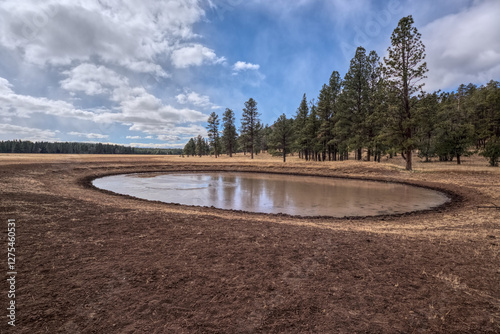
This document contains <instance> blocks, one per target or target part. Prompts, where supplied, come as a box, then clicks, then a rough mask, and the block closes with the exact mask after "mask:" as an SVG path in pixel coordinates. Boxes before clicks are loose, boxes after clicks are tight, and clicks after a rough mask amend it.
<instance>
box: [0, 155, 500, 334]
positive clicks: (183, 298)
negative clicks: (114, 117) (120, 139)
mask: <svg viewBox="0 0 500 334" xmlns="http://www.w3.org/2000/svg"><path fill="white" fill-rule="evenodd" d="M278 161H279V159H278V158H276V159H271V158H269V157H265V156H262V155H261V156H259V157H258V158H257V159H256V160H254V161H250V160H249V159H248V157H241V156H240V157H236V158H233V159H229V158H222V159H217V160H215V159H211V158H180V157H158V156H85V155H67V156H63V155H58V156H54V155H43V156H42V155H0V199H1V202H0V213H1V220H2V221H3V222H4V223H3V224H2V226H3V227H2V230H1V233H2V240H3V241H2V246H1V247H2V249H3V254H4V255H5V257H4V259H5V262H7V261H6V258H7V254H6V253H7V251H6V248H7V232H6V230H7V228H6V225H7V224H6V222H7V219H9V218H13V219H16V223H17V229H16V256H17V257H16V260H17V264H16V265H17V267H16V269H17V271H18V275H17V281H16V305H17V313H16V328H15V329H13V328H10V326H7V319H6V317H5V316H2V318H3V320H2V323H1V324H0V332H2V333H8V332H11V331H12V332H16V333H499V332H500V229H499V228H500V210H491V209H478V208H477V206H480V205H488V203H491V202H493V203H496V204H500V170H499V169H495V168H488V167H486V165H485V162H484V160H477V161H475V160H473V159H471V160H470V161H469V163H467V161H466V163H465V164H464V165H463V166H455V165H453V164H439V163H433V164H417V168H416V172H411V173H409V172H406V171H404V170H402V168H401V165H402V162H401V161H398V160H396V159H394V160H389V161H385V162H384V163H382V164H376V163H373V162H354V161H347V162H328V163H306V162H304V161H299V160H298V159H297V158H293V157H292V158H290V159H289V161H288V162H287V163H286V164H283V163H280V162H278ZM170 170H231V171H235V170H241V171H266V172H280V173H294V174H309V175H325V176H337V177H338V176H340V177H356V178H368V179H379V180H389V181H399V182H402V181H404V182H409V183H414V184H421V185H426V186H430V187H434V188H440V189H443V190H445V191H449V192H453V193H455V194H456V195H457V196H456V197H455V201H454V202H453V204H452V205H449V206H447V207H444V208H441V209H439V210H437V211H432V212H425V213H412V214H407V215H401V216H397V217H388V216H386V217H372V218H351V219H329V218H301V217H289V216H278V215H274V216H270V215H264V214H248V213H241V212H229V211H223V210H217V209H213V208H196V207H183V206H179V205H172V204H163V203H157V202H148V201H143V200H138V199H134V198H130V197H126V196H118V195H113V194H110V193H106V192H104V191H99V190H96V189H93V188H91V187H89V185H88V182H89V180H90V179H91V178H93V177H97V176H100V175H105V174H115V173H123V172H127V173H128V172H134V171H170ZM311 191H314V190H313V189H311ZM4 266H5V265H4ZM3 291H4V293H2V295H1V297H0V301H1V305H3V306H2V307H1V309H3V310H4V312H6V311H5V308H6V305H7V302H8V300H7V294H6V286H4V288H3Z"/></svg>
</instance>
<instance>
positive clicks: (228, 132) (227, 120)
mask: <svg viewBox="0 0 500 334" xmlns="http://www.w3.org/2000/svg"><path fill="white" fill-rule="evenodd" d="M222 122H223V124H222V126H223V130H222V145H223V146H224V149H225V151H226V153H227V154H228V155H229V156H230V157H232V156H233V153H234V152H236V143H237V138H238V134H237V133H236V125H235V116H234V112H233V111H232V110H231V109H229V108H226V111H225V112H224V116H223V117H222Z"/></svg>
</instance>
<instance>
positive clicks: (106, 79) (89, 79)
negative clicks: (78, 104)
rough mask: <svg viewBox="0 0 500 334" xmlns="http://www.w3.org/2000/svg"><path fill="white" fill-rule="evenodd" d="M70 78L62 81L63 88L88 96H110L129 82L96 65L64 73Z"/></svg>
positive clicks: (88, 65)
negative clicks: (113, 90) (114, 89)
mask: <svg viewBox="0 0 500 334" xmlns="http://www.w3.org/2000/svg"><path fill="white" fill-rule="evenodd" d="M63 74H65V75H67V76H68V78H66V79H64V80H62V81H61V87H62V88H64V89H66V90H69V91H82V92H84V93H85V94H87V95H98V94H110V93H111V89H113V88H116V87H123V86H128V80H127V78H125V77H122V76H120V75H118V74H117V73H116V72H114V71H112V70H110V69H108V68H106V67H104V66H96V65H94V64H80V65H78V66H77V67H75V68H73V69H71V70H68V71H64V72H63Z"/></svg>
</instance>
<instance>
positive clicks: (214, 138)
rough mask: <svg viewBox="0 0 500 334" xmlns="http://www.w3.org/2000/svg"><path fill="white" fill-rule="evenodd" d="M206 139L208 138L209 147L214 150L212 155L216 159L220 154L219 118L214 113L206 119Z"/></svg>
mask: <svg viewBox="0 0 500 334" xmlns="http://www.w3.org/2000/svg"><path fill="white" fill-rule="evenodd" d="M207 130H208V138H210V145H211V146H212V148H213V149H214V155H215V157H216V158H217V157H218V156H219V152H220V147H219V144H220V138H219V116H218V115H217V114H216V113H215V111H214V112H212V113H211V114H210V117H208V125H207Z"/></svg>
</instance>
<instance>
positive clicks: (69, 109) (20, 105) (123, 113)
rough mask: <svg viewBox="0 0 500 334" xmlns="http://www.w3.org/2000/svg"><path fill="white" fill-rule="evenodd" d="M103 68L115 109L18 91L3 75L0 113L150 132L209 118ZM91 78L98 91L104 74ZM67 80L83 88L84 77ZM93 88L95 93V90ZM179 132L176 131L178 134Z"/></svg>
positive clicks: (6, 115)
mask: <svg viewBox="0 0 500 334" xmlns="http://www.w3.org/2000/svg"><path fill="white" fill-rule="evenodd" d="M102 72H104V73H107V74H109V75H110V80H108V81H107V83H108V84H109V83H112V84H109V85H108V88H109V91H108V93H109V94H111V95H110V96H111V97H110V98H111V100H112V101H114V102H115V103H117V106H116V107H114V108H112V109H111V108H110V109H102V108H100V109H97V111H96V110H93V109H89V110H80V109H78V108H75V107H74V106H73V105H72V104H70V103H68V102H65V101H60V100H50V99H47V98H38V97H33V96H29V95H20V94H16V93H15V92H14V91H13V90H12V85H11V84H10V83H9V82H8V81H7V80H6V79H4V78H1V77H0V116H2V117H4V118H8V117H21V118H30V117H32V116H33V114H35V113H41V114H45V115H51V116H58V117H65V118H77V119H83V120H87V121H91V122H95V123H96V124H97V125H98V126H97V127H98V128H103V125H105V124H111V123H119V124H124V125H128V126H129V127H130V130H136V131H143V132H145V133H148V134H151V135H160V134H164V133H171V132H172V129H173V128H176V127H177V126H179V125H182V127H180V128H178V129H187V130H189V129H190V128H189V127H186V124H192V123H199V122H205V121H206V120H207V119H208V116H207V115H205V114H203V113H202V112H200V111H197V110H193V109H189V108H181V109H178V108H174V107H172V106H170V105H165V104H163V102H162V101H161V100H160V99H158V98H157V97H155V96H153V95H151V94H149V93H148V92H147V91H146V90H145V89H144V88H142V87H130V86H128V85H127V84H126V82H125V81H119V80H118V81H114V80H115V79H116V78H114V76H113V74H112V73H111V72H109V73H108V72H107V70H102ZM71 73H72V72H71ZM79 78H80V77H79ZM90 79H91V80H90V81H91V82H94V83H96V85H95V86H94V88H95V89H96V90H95V91H98V89H99V85H102V84H103V82H104V80H100V79H101V78H100V79H99V80H97V79H96V76H90ZM77 83H78V84H77ZM66 84H67V85H70V86H71V87H73V88H74V89H77V88H78V89H80V88H81V89H84V87H85V80H84V79H82V80H70V81H68V82H66ZM80 84H81V85H80ZM118 84H122V86H121V87H115V88H113V87H112V86H113V85H118ZM96 87H97V88H96ZM108 88H106V89H108ZM90 92H92V93H94V90H92V91H90ZM202 129H204V128H202ZM180 133H181V132H177V134H180ZM107 135H108V134H106V136H107ZM189 135H191V132H189ZM99 136H101V135H99ZM94 138H97V137H94ZM100 138H104V137H100Z"/></svg>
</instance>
